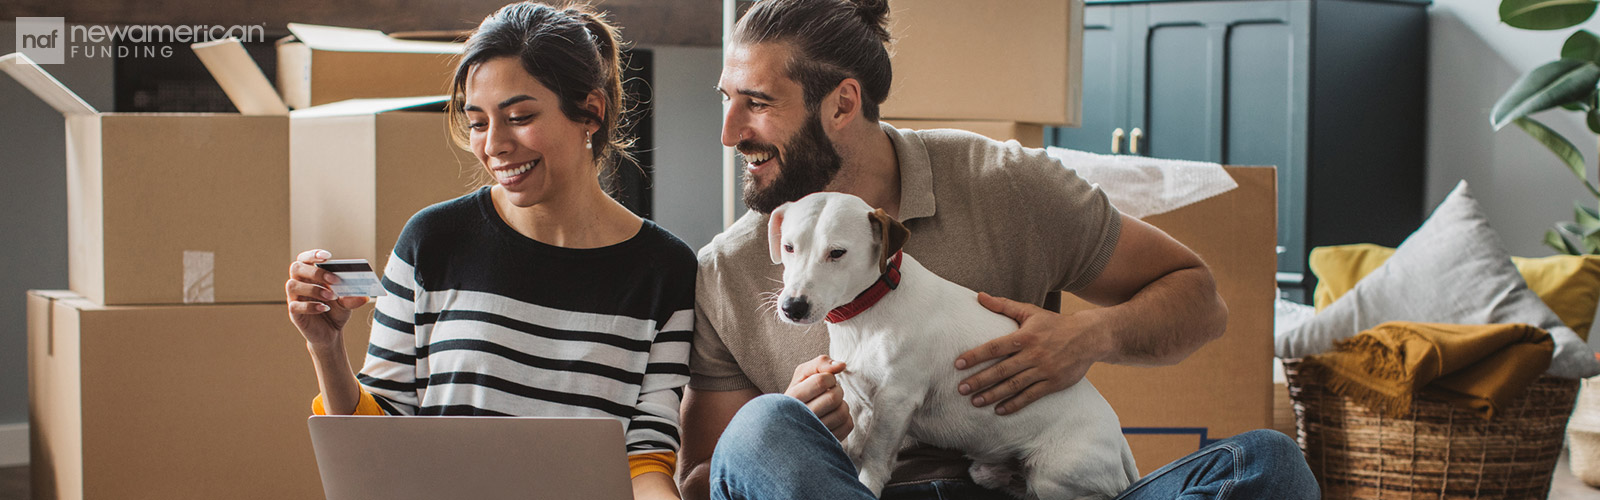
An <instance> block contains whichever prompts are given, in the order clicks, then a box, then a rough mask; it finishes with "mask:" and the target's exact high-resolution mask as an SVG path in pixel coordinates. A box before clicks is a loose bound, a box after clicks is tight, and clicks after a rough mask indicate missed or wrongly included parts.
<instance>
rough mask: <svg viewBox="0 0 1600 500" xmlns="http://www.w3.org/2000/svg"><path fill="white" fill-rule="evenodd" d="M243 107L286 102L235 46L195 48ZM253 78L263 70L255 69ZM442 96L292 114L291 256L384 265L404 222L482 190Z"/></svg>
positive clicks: (369, 101)
mask: <svg viewBox="0 0 1600 500" xmlns="http://www.w3.org/2000/svg"><path fill="white" fill-rule="evenodd" d="M195 53H196V54H198V55H200V57H201V60H202V61H205V63H206V66H207V67H208V68H210V69H211V70H212V71H213V73H214V74H217V75H218V78H217V80H218V82H219V83H222V86H223V89H224V91H226V92H227V94H228V96H229V98H230V99H232V100H233V101H234V102H235V104H236V105H238V106H240V108H241V109H243V108H244V107H246V106H249V107H252V108H253V107H256V106H260V107H264V108H272V109H279V108H281V107H282V106H283V104H282V102H280V101H278V99H277V96H276V94H274V93H272V90H271V85H270V84H268V83H267V82H266V80H265V78H264V77H260V78H259V79H234V80H230V81H224V80H225V79H224V78H223V76H222V75H233V74H249V73H250V72H249V71H248V69H255V68H256V66H255V63H254V62H252V61H251V60H250V58H249V55H248V54H246V53H245V51H244V49H243V47H242V46H240V45H239V44H238V42H237V41H222V42H211V43H208V44H197V45H195ZM255 74H258V75H259V74H260V70H259V69H255ZM447 102H448V98H446V97H444V96H423V97H399V98H388V99H351V100H348V101H341V102H336V103H330V104H324V105H321V106H313V107H310V108H306V109H297V110H295V111H293V112H291V113H289V136H290V139H289V149H290V152H289V165H290V167H289V168H290V175H289V179H290V189H289V200H290V202H289V206H290V225H289V246H290V247H291V248H293V249H294V250H293V251H294V252H300V251H304V250H309V249H312V248H321V249H324V250H327V251H329V252H330V253H332V254H333V255H334V258H340V259H346V258H351V259H367V260H369V261H371V262H373V265H374V266H375V267H378V268H379V269H380V272H381V269H382V266H383V263H384V262H385V261H386V260H387V258H388V257H389V254H390V252H391V250H392V249H393V248H394V244H395V241H396V240H397V239H399V237H400V231H401V229H404V228H405V224H406V221H408V220H410V218H411V216H412V215H413V214H415V213H417V212H418V211H419V210H422V209H423V208H425V207H427V206H428V205H431V204H434V203H438V202H441V201H445V200H449V199H451V198H455V197H458V196H461V195H463V194H467V193H468V192H471V191H472V190H473V189H475V188H476V187H478V186H479V185H481V183H478V182H475V181H474V179H475V177H474V176H473V173H474V172H475V170H476V168H477V167H476V166H477V161H476V159H473V158H471V157H470V156H469V155H467V153H466V152H465V151H462V150H460V149H459V148H457V147H456V146H455V144H454V143H453V142H451V139H450V132H449V124H448V123H447V119H446V117H445V113H444V111H445V106H446V103H447Z"/></svg>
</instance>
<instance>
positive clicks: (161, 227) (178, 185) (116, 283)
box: [0, 54, 292, 305]
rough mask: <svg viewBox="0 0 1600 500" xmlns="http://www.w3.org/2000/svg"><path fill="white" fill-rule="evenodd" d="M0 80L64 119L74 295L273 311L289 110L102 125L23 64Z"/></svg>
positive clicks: (134, 117) (127, 118) (12, 64)
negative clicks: (263, 305)
mask: <svg viewBox="0 0 1600 500" xmlns="http://www.w3.org/2000/svg"><path fill="white" fill-rule="evenodd" d="M0 71H4V72H5V73H7V74H10V75H11V77H12V78H15V79H16V80H17V81H18V82H20V83H21V84H22V85H23V86H24V87H27V88H28V89H29V90H30V91H32V92H33V93H34V94H36V95H38V96H39V98H40V99H43V100H44V101H45V102H46V103H48V104H50V106H51V107H54V108H55V109H56V110H57V111H60V112H61V113H62V114H63V115H65V116H66V142H67V165H66V167H67V246H68V256H67V271H68V282H69V285H70V286H71V288H72V289H73V290H74V291H76V292H78V293H79V294H82V295H83V296H84V297H87V298H88V299H90V300H93V301H94V302H96V303H99V304H109V305H125V304H183V303H212V302H222V303H238V302H263V301H271V300H283V280H284V276H285V275H284V269H285V265H286V263H287V261H288V260H287V258H289V257H292V255H291V254H290V253H289V117H288V114H287V110H282V111H280V112H270V111H268V112H264V114H262V115H259V116H253V115H251V114H248V113H247V114H234V113H102V112H100V111H98V110H96V109H95V108H94V107H93V106H90V105H89V104H88V103H86V102H84V101H83V99H80V98H79V97H78V96H77V95H76V94H74V93H73V92H72V91H71V90H70V89H68V88H66V87H65V86H63V85H62V84H61V82H59V81H57V80H56V79H55V78H54V77H52V76H50V74H49V73H47V72H45V71H44V69H42V68H40V67H39V66H38V65H37V64H35V63H34V62H33V61H31V60H29V59H28V58H27V57H26V56H24V55H22V54H9V55H5V56H0ZM257 72H258V73H259V70H257ZM19 167H22V166H19ZM27 167H29V168H55V166H53V165H33V166H27Z"/></svg>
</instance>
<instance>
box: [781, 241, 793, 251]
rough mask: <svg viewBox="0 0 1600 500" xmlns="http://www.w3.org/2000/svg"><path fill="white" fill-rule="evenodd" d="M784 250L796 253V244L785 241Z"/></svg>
mask: <svg viewBox="0 0 1600 500" xmlns="http://www.w3.org/2000/svg"><path fill="white" fill-rule="evenodd" d="M783 251H784V252H787V253H794V245H793V244H790V243H784V244H783Z"/></svg>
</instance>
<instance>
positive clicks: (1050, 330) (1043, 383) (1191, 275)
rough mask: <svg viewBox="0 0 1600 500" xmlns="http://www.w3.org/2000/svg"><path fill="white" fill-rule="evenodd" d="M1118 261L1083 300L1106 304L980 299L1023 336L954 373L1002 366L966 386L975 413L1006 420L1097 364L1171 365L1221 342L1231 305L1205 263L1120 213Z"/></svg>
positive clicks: (959, 364)
mask: <svg viewBox="0 0 1600 500" xmlns="http://www.w3.org/2000/svg"><path fill="white" fill-rule="evenodd" d="M1121 217H1122V220H1121V223H1122V230H1121V236H1120V237H1119V238H1118V240H1117V244H1116V247H1115V249H1114V250H1112V254H1111V260H1110V262H1108V263H1107V264H1106V268H1105V270H1104V271H1102V272H1101V274H1100V276H1099V277H1097V278H1096V279H1095V280H1094V281H1093V282H1092V283H1090V284H1089V286H1087V287H1085V288H1084V289H1082V290H1080V291H1078V292H1076V295H1077V296H1079V297H1081V298H1083V299H1084V300H1087V301H1089V302H1092V303H1094V304H1096V305H1100V306H1104V307H1101V308H1097V309H1091V310H1088V311H1081V312H1077V313H1071V314H1056V313H1053V312H1050V311H1048V310H1045V309H1043V308H1040V307H1037V306H1034V305H1032V304H1025V303H1020V302H1016V301H1012V300H1009V299H1004V298H998V297H991V296H989V295H987V294H981V295H979V302H981V303H983V305H984V306H985V307H987V308H989V309H990V310H992V311H994V312H997V313H1001V314H1005V315H1006V316H1010V317H1011V318H1012V319H1014V320H1016V321H1017V323H1018V324H1019V325H1020V327H1019V329H1018V330H1017V331H1016V332H1013V333H1011V334H1008V335H1006V336H1003V337H1000V338H997V339H994V340H991V341H989V342H986V343H984V344H983V345H981V346H978V347H977V348H974V349H972V350H970V351H967V352H966V353H963V354H962V355H961V356H960V357H958V358H956V368H957V369H965V368H967V367H971V366H977V365H978V364H980V363H983V362H986V361H989V360H993V359H1001V358H1004V359H1001V361H1000V362H998V363H995V364H994V365H993V366H991V367H989V368H986V369H984V370H982V371H980V372H978V373H977V374H974V375H971V376H969V377H967V378H966V379H965V380H962V381H961V385H960V386H959V387H958V388H957V389H958V390H959V391H960V392H961V393H962V394H967V395H973V399H972V403H973V404H974V405H976V406H985V405H989V404H993V403H995V402H996V401H1003V403H1002V404H1000V405H998V406H996V408H995V411H996V412H997V413H1000V414H1008V413H1013V412H1016V411H1017V410H1020V409H1022V408H1023V407H1025V406H1027V405H1029V404H1031V403H1033V402H1034V401H1037V400H1038V399H1039V398H1041V397H1044V396H1045V395H1046V394H1050V393H1053V392H1056V391H1060V390H1062V389H1066V388H1068V387H1071V386H1072V385H1073V384H1076V383H1078V381H1079V380H1081V379H1082V378H1083V376H1084V374H1086V373H1088V372H1089V367H1090V366H1091V365H1093V364H1094V363H1095V362H1100V361H1103V362H1107V363H1118V364H1133V365H1169V364H1174V363H1177V362H1179V361H1182V360H1183V358H1186V357H1188V356H1189V355H1190V354H1192V353H1194V351H1196V350H1198V349H1199V348H1200V346H1201V345H1204V344H1205V343H1206V342H1210V341H1211V340H1213V339H1216V338H1217V337H1220V336H1222V332H1223V330H1224V329H1225V328H1226V327H1227V323H1228V307H1227V305H1226V304H1224V303H1223V302H1222V297H1221V296H1220V295H1218V294H1217V285H1216V281H1215V279H1214V278H1213V277H1212V275H1211V270H1210V268H1208V267H1206V265H1205V262H1203V261H1201V260H1200V256H1198V255H1196V254H1195V253H1194V251H1192V250H1189V248H1188V247H1185V246H1184V245H1183V244H1182V243H1179V242H1178V241H1177V240H1175V239H1173V238H1172V237H1171V236H1168V235H1167V234H1166V233H1165V232H1162V231H1161V230H1160V229H1157V228H1156V227H1155V226H1151V225H1149V224H1147V223H1145V222H1144V221H1141V220H1139V219H1135V218H1133V217H1129V216H1126V215H1122V216H1121Z"/></svg>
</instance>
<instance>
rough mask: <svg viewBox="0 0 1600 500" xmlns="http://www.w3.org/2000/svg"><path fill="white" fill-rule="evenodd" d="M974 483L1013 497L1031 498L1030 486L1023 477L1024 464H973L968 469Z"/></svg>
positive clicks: (1014, 462)
mask: <svg viewBox="0 0 1600 500" xmlns="http://www.w3.org/2000/svg"><path fill="white" fill-rule="evenodd" d="M967 473H968V474H970V475H971V476H972V482H973V483H974V484H977V485H978V486H982V487H984V488H985V489H990V490H996V491H1004V492H1006V493H1009V494H1010V495H1011V496H1013V497H1017V498H1029V496H1028V484H1027V481H1026V479H1025V478H1024V477H1023V476H1022V464H1021V463H1019V462H1017V461H1014V460H1013V461H1010V462H998V463H996V462H973V463H972V467H971V468H969V469H967Z"/></svg>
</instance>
